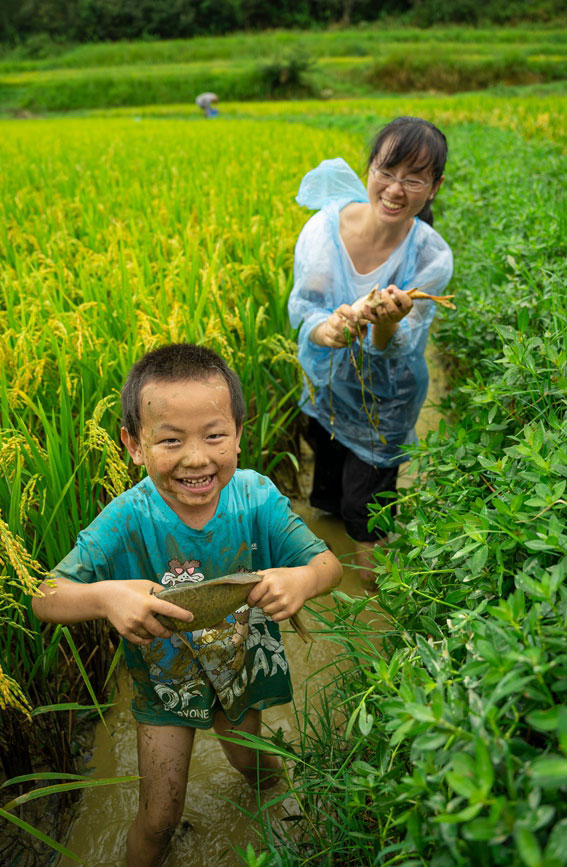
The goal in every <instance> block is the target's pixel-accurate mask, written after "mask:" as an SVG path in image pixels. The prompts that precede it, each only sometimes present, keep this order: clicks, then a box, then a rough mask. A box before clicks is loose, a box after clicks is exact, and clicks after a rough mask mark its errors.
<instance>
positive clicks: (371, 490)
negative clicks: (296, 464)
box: [306, 416, 398, 542]
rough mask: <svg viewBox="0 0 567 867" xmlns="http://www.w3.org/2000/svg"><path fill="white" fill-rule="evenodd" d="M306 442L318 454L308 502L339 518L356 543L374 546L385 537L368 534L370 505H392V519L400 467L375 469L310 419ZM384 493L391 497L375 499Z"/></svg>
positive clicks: (377, 530)
mask: <svg viewBox="0 0 567 867" xmlns="http://www.w3.org/2000/svg"><path fill="white" fill-rule="evenodd" d="M306 439H307V442H308V443H309V445H310V446H311V448H312V449H313V452H314V454H315V473H314V476H313V490H312V491H311V496H310V497H309V502H310V503H311V505H312V506H315V508H317V509H323V511H325V512H330V513H331V514H332V515H340V517H341V518H342V519H343V521H344V524H345V528H346V530H347V533H348V534H349V535H350V536H352V538H353V539H355V540H356V541H357V542H373V541H376V540H377V539H381V538H383V537H384V536H385V535H386V533H385V532H384V531H383V530H380V529H379V528H378V527H376V528H375V529H374V530H368V519H369V517H370V516H369V514H368V503H372V502H374V501H375V502H377V503H378V504H380V505H382V506H385V505H387V504H388V503H389V504H390V510H391V512H392V516H394V515H395V514H396V507H395V505H394V500H395V491H396V479H397V476H398V467H397V466H396V467H372V466H370V464H367V463H365V462H364V461H361V460H360V458H359V457H357V456H356V455H355V454H354V452H351V450H350V449H348V448H347V447H346V446H344V445H343V444H342V443H339V442H337V440H332V439H331V437H330V434H328V433H327V431H326V430H325V428H324V427H322V426H321V425H320V424H319V422H318V421H316V420H315V419H314V418H311V416H309V424H308V427H307V434H306ZM384 491H391V492H392V494H391V495H390V496H381V497H376V495H377V494H381V493H382V492H384ZM375 498H376V499H375Z"/></svg>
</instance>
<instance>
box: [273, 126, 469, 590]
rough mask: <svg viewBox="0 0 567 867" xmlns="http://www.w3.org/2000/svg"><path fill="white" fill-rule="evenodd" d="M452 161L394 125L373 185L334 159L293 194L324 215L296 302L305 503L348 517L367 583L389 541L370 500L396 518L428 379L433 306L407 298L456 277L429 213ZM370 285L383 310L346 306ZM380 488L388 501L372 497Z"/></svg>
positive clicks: (305, 253) (375, 157) (301, 248)
mask: <svg viewBox="0 0 567 867" xmlns="http://www.w3.org/2000/svg"><path fill="white" fill-rule="evenodd" d="M446 157H447V142H446V139H445V136H444V135H443V133H442V132H441V131H440V130H439V129H437V127H435V126H434V125H433V124H432V123H429V122H428V121H426V120H422V119H420V118H412V117H399V118H397V119H396V120H394V121H392V122H391V123H389V124H388V125H387V126H385V127H384V128H383V129H382V130H381V131H380V132H379V134H378V135H377V137H376V139H375V141H374V143H373V145H372V148H371V152H370V157H369V159H368V181H367V184H366V186H365V185H364V184H363V183H362V182H361V180H360V179H359V178H358V176H357V175H356V174H355V173H354V172H353V170H352V169H351V168H350V167H349V166H348V165H347V163H346V162H345V161H344V160H343V159H341V158H337V159H331V160H324V161H323V162H322V163H321V164H320V165H319V166H318V167H317V168H316V169H313V170H312V171H310V172H308V173H307V174H306V175H305V177H304V178H303V180H302V181H301V185H300V188H299V193H298V196H297V201H298V203H299V204H300V205H304V206H306V207H307V208H312V209H316V210H317V211H318V213H316V214H315V215H314V216H312V217H311V219H310V220H309V221H308V222H307V223H306V225H305V226H304V228H303V230H302V232H301V234H300V236H299V240H298V242H297V245H296V248H295V268H294V277H295V282H294V287H293V290H292V293H291V296H290V299H289V315H290V319H291V324H292V325H293V326H294V327H297V326H299V325H301V329H300V332H299V361H300V363H301V366H302V368H303V370H304V372H305V374H306V376H307V378H308V380H309V381H310V383H308V384H307V385H306V386H305V388H304V390H303V395H302V400H301V406H302V409H303V411H304V413H305V414H306V415H307V416H308V434H307V436H308V440H309V442H310V444H311V445H312V447H313V449H314V451H315V474H314V480H313V490H312V492H311V497H310V502H311V504H312V505H313V506H315V507H318V508H320V509H323V510H324V511H326V512H330V513H332V514H336V515H340V516H342V518H343V520H344V524H345V527H346V530H347V532H348V533H349V534H350V536H351V537H352V538H353V539H354V540H355V542H356V550H357V562H358V565H359V567H360V570H361V571H360V575H361V579H362V580H363V582H364V583H367V582H369V581H371V580H372V572H371V569H370V566H371V562H372V561H371V557H370V552H371V551H372V550H373V548H374V545H375V544H376V543H377V542H378V543H379V544H382V545H384V544H385V542H386V533H385V532H383V531H382V530H380V529H378V528H376V529H374V530H371V531H370V530H368V520H369V513H368V504H369V503H372V502H374V501H375V502H377V503H378V504H379V505H382V506H384V505H386V506H387V505H390V508H391V510H392V512H393V513H394V510H395V507H394V505H393V500H394V492H395V489H396V478H397V473H398V467H399V464H400V463H401V462H402V461H404V460H407V456H406V455H405V454H404V452H403V451H402V448H401V447H402V446H403V445H405V444H407V443H413V442H415V441H416V435H415V430H414V426H415V423H416V421H417V417H418V414H419V411H420V409H421V406H422V404H423V402H424V400H425V397H426V394H427V387H428V382H429V376H428V371H427V365H426V362H425V357H424V352H425V345H426V342H427V335H428V331H429V326H430V325H431V322H432V319H433V316H434V314H435V304H434V303H432V302H431V301H426V300H419V301H417V300H416V301H414V302H412V299H411V298H410V297H408V295H407V293H406V292H405V291H404V290H408V289H411V288H414V287H417V288H418V289H421V290H422V291H424V292H429V293H431V294H440V292H441V290H443V289H444V288H445V286H446V285H447V283H448V282H449V280H450V278H451V275H452V270H453V257H452V254H451V250H450V248H449V247H448V245H447V244H446V242H445V241H444V240H443V238H442V237H441V236H440V235H439V234H438V233H437V232H436V231H435V230H434V229H433V228H432V225H433V217H432V214H431V207H430V206H431V203H432V202H433V200H434V199H435V196H436V195H437V192H438V190H439V188H440V186H441V184H442V183H443V177H444V176H443V171H444V167H445V161H446ZM375 286H377V287H378V289H379V290H380V299H379V300H380V302H381V306H379V307H377V308H376V309H370V308H369V307H368V306H367V307H365V309H364V313H363V317H361V316H359V315H357V314H356V312H355V311H354V310H353V309H352V306H351V305H352V304H353V303H354V301H355V300H356V299H358V298H361V297H362V296H364V295H366V294H367V293H368V292H369V291H370V290H371V289H373V288H374V287H375ZM361 318H363V319H364V320H366V322H367V323H368V324H367V325H363V326H362V328H360V326H358V322H359V319H361ZM347 335H348V337H347ZM349 342H350V344H351V345H350V346H349ZM353 359H355V360H356V361H357V364H354V363H353ZM361 380H362V383H361ZM382 492H389V493H388V495H387V496H386V497H377V495H379V494H381V493H382Z"/></svg>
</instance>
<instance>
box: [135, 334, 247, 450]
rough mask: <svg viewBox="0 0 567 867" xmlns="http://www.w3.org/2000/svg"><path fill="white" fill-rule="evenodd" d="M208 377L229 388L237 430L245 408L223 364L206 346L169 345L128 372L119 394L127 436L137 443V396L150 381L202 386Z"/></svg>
mask: <svg viewBox="0 0 567 867" xmlns="http://www.w3.org/2000/svg"><path fill="white" fill-rule="evenodd" d="M211 376H221V377H222V378H223V379H224V381H225V382H226V384H227V386H228V390H229V393H230V403H231V407H232V415H233V417H234V421H235V423H236V429H237V430H240V428H241V426H242V422H243V421H244V416H245V415H246V406H245V403H244V395H243V393H242V385H241V383H240V380H239V378H238V376H237V375H236V373H235V372H234V370H232V368H230V367H229V366H228V364H227V363H226V361H225V360H224V359H223V358H221V357H220V355H217V353H216V352H214V351H213V350H212V349H208V348H207V347H206V346H196V345H195V344H193V343H172V344H170V345H168V346H161V347H160V348H159V349H154V350H153V351H152V352H148V353H146V355H144V356H143V357H142V358H140V360H139V361H137V362H136V363H135V364H134V365H133V367H132V368H131V370H130V373H129V374H128V377H127V379H126V382H125V383H124V386H123V388H122V392H121V394H120V397H121V400H122V424H123V425H124V427H125V428H126V430H127V431H128V433H129V434H130V436H132V437H134V438H135V439H138V437H139V434H140V428H141V418H140V395H141V393H142V389H143V387H144V386H145V385H147V383H148V382H150V381H155V380H160V379H161V380H164V381H167V382H175V381H176V380H189V381H191V380H193V381H194V380H197V381H199V382H205V381H206V380H207V379H209V377H211Z"/></svg>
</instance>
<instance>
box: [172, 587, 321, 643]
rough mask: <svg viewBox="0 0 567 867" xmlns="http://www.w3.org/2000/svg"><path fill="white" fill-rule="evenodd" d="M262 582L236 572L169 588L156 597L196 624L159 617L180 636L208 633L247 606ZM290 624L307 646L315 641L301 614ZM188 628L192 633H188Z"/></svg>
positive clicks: (292, 619)
mask: <svg viewBox="0 0 567 867" xmlns="http://www.w3.org/2000/svg"><path fill="white" fill-rule="evenodd" d="M261 580H262V576H261V575H258V574H257V573H256V572H237V573H236V574H234V575H223V576H222V577H221V578H213V579H212V580H211V581H201V582H199V583H198V584H189V583H185V584H179V585H177V587H167V588H166V589H164V590H161V591H160V592H159V593H156V596H157V597H158V598H159V599H166V600H167V601H168V602H173V604H174V605H179V607H180V608H184V609H185V610H186V611H191V613H192V614H193V620H192V621H191V623H186V622H185V621H184V620H176V619H175V618H174V617H166V616H164V615H163V614H156V617H157V619H158V620H159V621H160V623H162V624H163V625H164V626H165V627H166V628H167V629H171V631H172V632H175V633H177V634H178V635H179V634H181V635H184V634H185V633H186V632H196V631H197V630H199V629H209V628H210V627H211V626H216V625H217V624H218V623H222V621H223V620H224V619H225V617H228V615H229V614H232V613H233V612H234V611H237V610H238V609H239V608H240V607H241V606H242V605H244V604H245V602H246V600H247V598H248V594H249V593H250V591H251V590H252V588H253V587H254V585H255V584H257V583H258V582H259V581H261ZM289 622H290V623H291V625H292V626H293V628H294V629H295V631H296V632H297V634H298V635H299V636H300V638H301V639H302V640H303V641H304V642H305V643H306V644H307V643H308V642H309V641H313V637H312V636H311V634H310V633H309V631H308V629H307V628H306V627H305V626H304V625H303V623H302V621H301V618H300V617H299V615H298V614H294V615H292V616H291V617H290V618H289ZM188 626H190V629H187V627H188Z"/></svg>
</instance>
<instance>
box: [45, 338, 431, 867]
mask: <svg viewBox="0 0 567 867" xmlns="http://www.w3.org/2000/svg"><path fill="white" fill-rule="evenodd" d="M428 361H429V368H430V375H431V382H430V390H429V394H428V400H427V403H426V405H425V406H424V408H423V410H422V414H421V416H420V420H419V423H418V435H419V436H423V435H424V434H425V433H426V432H427V431H428V430H430V429H432V428H436V427H437V424H438V414H437V412H436V411H435V409H434V408H433V407H432V406H431V403H432V402H433V403H435V402H437V400H438V399H439V397H440V395H441V393H442V391H443V388H444V380H443V375H442V371H441V369H440V367H439V366H438V364H436V358H435V356H434V355H433V354H429V357H428ZM304 457H305V460H304V466H305V470H306V472H305V475H304V479H303V483H304V485H305V487H304V490H303V491H302V493H304V495H305V496H303V497H302V498H301V500H299V501H298V502H294V504H293V505H294V508H295V510H296V511H297V512H298V513H299V514H301V515H302V517H303V518H304V519H305V521H306V522H307V524H308V525H309V526H310V527H311V529H312V530H313V531H314V532H315V533H316V534H317V535H318V536H320V537H321V538H322V539H324V540H325V541H326V542H327V543H328V544H330V547H331V548H332V550H333V551H334V553H335V554H336V555H337V556H338V557H339V558H340V559H341V560H342V562H343V564H344V566H345V577H344V579H343V583H342V584H341V590H343V591H344V592H345V593H348V594H349V595H350V596H359V595H362V594H363V590H362V588H361V585H360V582H359V580H358V577H357V573H356V570H355V569H354V568H351V567H349V562H351V561H352V558H351V554H352V550H353V544H352V541H351V540H350V539H349V538H348V536H347V535H346V534H345V532H344V528H343V525H342V522H341V521H340V520H339V519H337V518H333V517H331V516H329V515H324V514H323V513H321V512H320V511H318V510H316V509H312V508H311V507H310V506H309V505H307V503H306V497H307V494H308V492H309V483H310V478H309V465H310V457H311V456H310V455H309V453H308V452H306V453H305V456H304ZM406 466H407V465H406ZM408 482H409V479H408V477H407V473H406V474H402V478H401V479H400V485H407V484H408ZM322 601H323V602H324V601H326V600H325V598H324V599H323V600H322ZM372 618H374V619H376V624H377V627H378V626H379V615H375V614H371V613H369V614H368V615H367V618H365V619H367V620H368V619H372ZM304 619H305V621H306V623H307V626H308V627H310V628H314V629H316V625H315V623H314V621H313V620H311V619H310V617H309V615H307V614H305V612H304ZM284 644H285V646H286V653H287V656H288V659H289V660H290V665H291V670H292V676H293V684H294V693H295V705H296V707H297V708H298V711H299V713H300V714H301V712H302V709H303V708H304V707H305V706H307V703H308V702H309V701H313V700H316V698H314V697H315V696H316V691H317V687H318V686H319V687H320V686H321V684H322V683H324V682H325V681H327V680H329V679H330V675H329V672H328V671H327V672H325V671H324V669H326V668H327V667H328V666H329V665H332V663H333V661H334V660H335V658H336V656H337V653H338V646H337V645H336V644H334V643H333V642H330V641H326V640H321V639H319V640H317V641H316V642H315V643H314V644H313V645H311V646H310V648H309V649H308V648H307V647H306V645H305V644H303V642H302V641H301V640H300V639H299V638H298V636H296V635H295V634H294V633H293V632H291V631H286V632H285V633H284ZM321 669H323V672H321ZM317 672H319V674H317ZM306 696H307V698H306ZM129 703H130V689H129V683H128V679H127V676H126V675H125V674H123V675H122V676H121V677H120V682H119V691H118V694H117V695H116V697H115V706H114V707H113V708H112V709H111V710H110V711H109V712H108V713H107V715H106V726H107V727H106V728H105V727H104V726H102V725H99V726H98V728H97V731H96V736H95V741H94V745H93V750H92V758H91V759H90V761H89V762H88V765H87V767H86V769H85V772H86V773H89V774H92V776H93V778H97V779H100V778H103V777H113V776H123V775H129V774H136V773H137V757H136V737H135V728H134V725H133V721H132V717H131V715H130V710H129ZM263 718H264V721H265V724H266V726H267V727H268V728H270V729H273V730H274V731H275V730H277V729H278V728H282V729H283V731H284V733H293V732H295V731H296V719H295V716H294V708H293V706H292V705H288V706H285V705H284V706H282V707H276V708H270V709H269V710H267V711H265V712H264V714H263ZM282 785H283V784H282ZM278 791H279V792H283V787H282V788H280V789H279V790H276V792H278ZM273 794H274V791H273V790H272V792H270V793H266V794H265V795H264V796H263V800H264V802H265V801H267V800H269V798H271V797H272V796H273ZM137 800H138V787H137V783H128V784H121V785H116V786H109V787H105V788H96V789H91V790H86V792H85V795H84V797H83V799H82V802H81V805H80V807H79V809H78V813H77V817H76V820H75V822H74V825H73V827H72V829H71V832H70V834H69V836H68V838H67V841H66V845H67V847H68V848H69V849H70V850H71V851H72V852H74V853H76V854H78V855H79V856H80V857H81V858H83V859H84V861H85V862H86V863H87V864H88V865H89V867H122V865H125V860H124V851H125V846H126V834H127V832H128V827H129V825H130V823H131V821H132V820H133V818H134V816H135V814H136V809H137ZM237 805H240V807H241V808H242V809H244V810H246V811H248V812H250V813H255V812H256V811H257V797H256V794H255V793H254V792H251V791H250V790H249V788H248V787H247V785H246V784H245V783H244V782H243V781H242V779H241V777H240V775H239V774H238V772H236V771H234V770H233V769H232V768H231V767H230V766H229V765H228V763H227V761H226V759H225V757H224V753H223V752H222V749H221V747H220V745H219V743H218V741H217V740H216V739H215V738H214V737H213V736H212V735H210V734H208V733H207V732H205V731H198V732H197V736H196V738H195V746H194V750H193V757H192V760H191V770H190V775H189V784H188V788H187V797H186V801H185V810H184V820H186V822H188V823H190V825H191V827H190V828H188V829H186V830H185V831H182V832H181V833H180V834H178V835H176V837H175V838H174V841H173V845H172V848H171V851H170V854H169V856H168V858H167V860H166V862H165V864H166V867H187V865H188V864H191V867H210V865H215V867H217V865H218V867H237V865H240V864H241V863H242V862H241V861H240V860H239V858H238V856H237V855H236V854H235V852H234V850H233V848H232V846H234V845H238V846H241V847H243V848H246V845H247V844H248V843H252V845H253V846H254V847H255V849H256V851H258V850H259V849H260V848H261V843H260V840H259V838H258V835H257V832H256V831H255V825H254V822H253V821H251V820H250V819H249V818H248V817H247V816H246V815H245V814H244V813H243V812H242V809H239V807H238V806H237ZM284 809H285V808H284V807H282V806H277V807H273V808H271V811H270V816H271V817H272V819H273V820H275V821H277V819H278V817H280V816H282V815H285V813H284ZM72 863H73V862H72V861H70V860H68V859H66V858H63V859H62V860H61V861H60V862H59V867H70V865H71V864H72Z"/></svg>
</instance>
